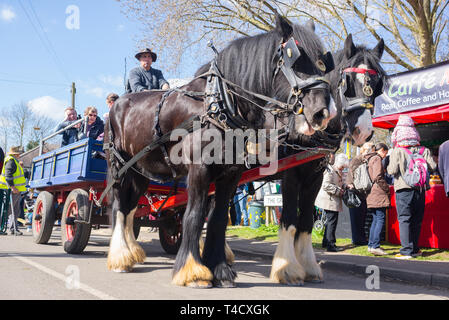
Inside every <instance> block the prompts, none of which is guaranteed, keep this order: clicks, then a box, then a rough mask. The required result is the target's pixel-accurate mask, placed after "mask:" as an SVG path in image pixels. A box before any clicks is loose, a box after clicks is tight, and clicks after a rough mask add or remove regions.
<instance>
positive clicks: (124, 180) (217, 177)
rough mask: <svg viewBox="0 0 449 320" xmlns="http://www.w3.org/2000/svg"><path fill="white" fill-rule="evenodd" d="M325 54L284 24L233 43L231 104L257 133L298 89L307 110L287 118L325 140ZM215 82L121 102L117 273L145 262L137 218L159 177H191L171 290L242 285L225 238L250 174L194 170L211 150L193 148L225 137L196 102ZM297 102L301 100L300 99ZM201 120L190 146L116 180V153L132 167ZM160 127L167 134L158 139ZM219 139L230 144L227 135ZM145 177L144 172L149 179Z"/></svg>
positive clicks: (116, 132) (225, 61)
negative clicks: (214, 133) (209, 134)
mask: <svg viewBox="0 0 449 320" xmlns="http://www.w3.org/2000/svg"><path fill="white" fill-rule="evenodd" d="M287 42H288V43H289V45H290V47H289V49H290V51H288V49H287V50H286V53H285V54H286V56H283V57H284V59H285V61H288V60H289V59H288V58H291V57H295V61H292V60H291V59H290V62H291V63H290V64H289V65H285V66H286V68H287V69H288V70H290V71H291V72H290V73H289V76H290V79H288V77H287V76H285V73H284V72H276V71H279V70H278V67H279V66H280V65H282V64H281V63H280V62H282V61H279V60H280V59H279V58H278V55H277V53H278V52H279V50H278V49H280V51H282V50H283V49H285V47H286V43H287ZM292 43H293V47H291V44H292ZM284 44H285V45H284ZM323 52H324V50H323V46H322V44H321V42H320V40H319V39H318V37H317V36H316V34H315V33H314V32H313V31H312V30H310V29H309V28H308V27H307V26H298V25H291V24H290V23H289V22H288V21H286V20H285V19H284V18H282V17H281V16H279V15H277V16H276V27H275V29H274V30H272V31H270V32H267V33H264V34H261V35H258V36H254V37H245V38H241V39H237V40H235V41H233V42H231V43H230V44H229V45H228V46H227V47H226V48H225V49H224V50H222V51H221V52H220V53H218V55H217V57H216V59H215V61H216V65H217V67H218V69H219V71H220V72H221V74H222V77H223V79H226V80H227V81H230V82H232V83H233V84H234V85H229V86H228V87H232V88H233V89H234V90H235V92H238V94H233V95H232V100H233V101H234V105H235V107H236V110H237V113H238V114H239V115H240V119H243V121H244V122H245V123H246V124H247V127H249V128H253V129H258V128H260V127H262V125H263V123H264V111H263V110H262V109H261V108H260V106H263V105H264V104H265V103H266V101H264V99H262V98H261V96H260V95H264V96H265V97H271V98H274V99H276V100H277V101H282V102H284V103H285V102H287V101H288V100H290V98H291V93H292V92H293V91H292V88H294V86H292V85H291V83H292V82H291V80H292V79H293V81H294V82H296V84H297V85H299V86H298V87H297V88H302V89H304V90H301V92H298V90H296V91H295V93H296V94H297V96H296V98H300V100H301V101H302V107H300V108H296V109H294V108H293V109H292V110H290V109H287V110H286V112H287V113H289V114H290V115H292V118H293V120H294V121H293V122H294V125H293V127H294V128H295V129H296V130H299V129H298V128H299V127H306V130H304V131H301V132H306V131H307V130H324V129H325V128H326V126H327V124H328V122H329V120H330V117H331V113H332V112H331V111H329V105H330V101H331V95H330V89H329V86H328V84H327V83H326V82H324V81H323V80H322V77H324V76H325V72H324V70H323V69H324V68H322V65H323V61H328V59H327V58H328V56H325V55H324V54H323ZM287 57H288V58H287ZM207 70H208V69H207V68H205V67H203V68H201V69H200V71H199V72H198V73H200V74H203V73H202V72H203V71H207ZM288 70H287V73H288ZM198 73H197V74H198ZM320 79H321V80H320ZM289 80H290V81H289ZM206 82H207V79H206V77H197V78H195V79H194V80H192V81H191V82H190V83H188V84H187V85H185V86H183V87H181V88H180V90H181V91H182V92H180V90H173V91H172V92H170V91H169V92H168V93H169V94H168V93H167V92H166V93H163V92H154V91H153V92H142V93H132V94H127V95H124V96H122V97H121V98H119V99H118V100H117V101H116V102H115V104H114V106H113V108H112V109H111V111H110V114H109V119H110V122H109V125H107V126H106V132H105V145H109V146H110V147H112V151H111V149H109V150H108V151H107V161H108V177H109V178H110V179H111V178H113V181H114V182H115V183H114V186H113V188H112V191H111V196H110V197H109V199H110V200H112V215H113V217H114V218H115V219H114V220H115V226H114V231H113V234H112V238H111V242H110V248H109V254H108V262H107V264H108V268H109V270H113V271H116V272H127V271H130V270H132V268H133V266H134V265H135V264H136V263H141V262H143V261H144V260H145V252H144V251H143V249H142V248H141V247H140V245H139V244H138V243H137V241H136V239H135V237H134V233H133V218H134V214H135V211H136V208H137V204H138V200H139V198H140V197H141V196H142V195H143V194H144V193H145V191H146V190H147V188H148V185H149V178H151V177H154V178H155V179H158V180H159V181H161V180H170V179H173V177H174V176H176V178H177V179H178V178H180V177H183V176H186V175H187V184H188V188H187V192H188V203H187V206H186V210H185V213H184V216H183V222H182V228H183V229H182V234H183V240H182V243H181V246H180V248H179V251H178V254H177V256H176V261H175V264H174V270H173V278H172V283H174V284H176V285H181V286H192V287H199V288H204V287H210V286H212V284H213V285H215V286H231V287H232V286H234V285H235V284H234V279H235V277H236V273H235V272H234V271H233V270H232V269H231V266H229V265H228V264H227V263H226V260H225V251H224V248H225V230H226V225H227V219H228V216H227V207H228V203H229V199H230V197H231V195H232V194H233V192H234V190H235V189H236V185H237V183H238V181H239V179H240V176H241V173H242V172H243V170H244V168H245V166H244V165H241V164H235V163H233V164H222V163H218V164H217V163H212V164H206V163H205V162H204V161H202V158H201V159H200V160H201V161H200V162H199V163H196V162H194V161H192V158H193V153H194V152H195V150H198V149H200V151H202V150H203V149H204V147H205V146H206V143H205V142H203V141H201V143H196V144H194V141H195V137H194V136H195V135H196V134H199V135H202V134H203V133H204V132H205V131H206V130H207V128H216V127H217V126H218V127H220V120H225V119H223V118H222V119H218V121H212V119H210V118H208V117H203V116H204V115H205V114H206V112H207V111H208V109H209V111H210V106H209V105H207V103H206V102H207V99H204V95H203V97H200V96H198V95H194V94H189V92H190V93H192V92H196V93H198V92H202V93H204V92H205V88H206V85H207V83H206ZM323 84H326V85H323ZM242 88H243V89H242ZM245 90H246V91H245ZM254 94H259V96H255V95H254ZM292 100H295V97H294V99H292ZM162 102H163V105H161V103H162ZM254 103H257V104H258V106H256V105H255V104H254ZM158 110H160V112H159V111H158ZM301 111H303V112H302V113H301ZM195 116H201V117H200V118H201V119H203V120H204V119H205V121H201V125H202V126H201V128H200V129H198V130H195V131H193V132H191V133H189V134H187V135H185V136H184V137H183V138H182V139H181V138H180V139H178V140H176V141H168V142H165V152H164V150H163V148H161V147H158V148H156V149H154V150H150V151H149V152H147V153H146V154H145V155H144V156H143V157H142V158H141V159H140V160H138V161H137V162H136V163H135V164H134V165H133V168H131V169H132V170H131V169H129V170H127V171H126V173H125V174H124V175H123V176H122V177H119V176H118V175H117V172H118V170H120V169H121V168H122V164H121V163H122V162H121V161H118V156H111V154H115V152H114V149H115V150H116V153H118V154H119V155H120V157H122V158H123V160H125V161H128V160H129V159H131V158H132V157H134V156H135V155H136V154H138V153H139V152H141V151H142V150H144V149H145V148H146V147H147V146H149V145H150V144H151V143H153V142H154V141H157V140H156V139H157V138H158V137H159V136H160V133H161V132H162V134H170V132H172V131H173V130H175V129H177V128H179V127H180V126H181V125H184V124H185V123H186V122H188V121H190V120H189V119H192V117H195ZM156 119H158V120H156ZM157 123H158V124H159V126H158V127H159V130H158V132H155V131H156V130H154V128H156V126H155V124H157ZM152 128H153V130H152ZM218 131H219V132H220V134H221V135H222V136H224V132H223V131H222V130H218ZM201 140H202V139H201ZM180 146H182V148H181V147H180ZM173 150H178V152H177V153H175V154H176V155H179V154H181V155H182V159H188V160H190V161H183V162H181V163H174V162H173V161H171V160H172V159H171V157H170V160H167V159H166V158H165V157H164V154H170V155H172V154H173V153H172V151H173ZM220 151H223V150H220ZM223 152H224V151H223ZM138 171H140V172H143V173H144V174H145V176H144V175H142V174H140V173H139V172H138ZM213 182H215V203H216V206H215V209H214V210H213V212H212V213H211V214H210V215H209V219H208V228H207V236H206V241H205V244H204V250H203V254H202V257H201V256H200V252H199V238H200V235H201V230H202V227H203V224H204V219H205V217H206V214H207V205H208V190H209V186H210V184H211V183H213Z"/></svg>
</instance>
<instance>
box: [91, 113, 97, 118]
mask: <svg viewBox="0 0 449 320" xmlns="http://www.w3.org/2000/svg"><path fill="white" fill-rule="evenodd" d="M96 116H97V114H96V113H89V117H96Z"/></svg>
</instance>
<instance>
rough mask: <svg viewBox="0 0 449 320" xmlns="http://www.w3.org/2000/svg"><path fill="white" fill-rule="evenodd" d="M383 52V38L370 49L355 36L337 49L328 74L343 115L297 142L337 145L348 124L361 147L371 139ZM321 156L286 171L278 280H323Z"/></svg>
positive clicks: (348, 135)
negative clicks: (317, 220) (318, 236)
mask: <svg viewBox="0 0 449 320" xmlns="http://www.w3.org/2000/svg"><path fill="white" fill-rule="evenodd" d="M383 51H384V42H383V40H382V39H381V40H380V41H379V43H378V44H377V45H376V47H375V48H373V49H372V50H369V49H367V48H365V47H362V46H357V47H356V46H355V45H354V43H353V41H352V36H351V35H349V36H348V37H347V39H346V40H345V44H344V49H343V50H341V51H338V52H337V53H335V54H334V59H335V65H336V66H335V69H334V70H333V71H332V72H330V73H329V74H328V77H329V80H330V83H331V93H332V96H333V97H334V99H335V102H336V106H337V110H338V116H337V117H335V118H334V119H332V120H331V122H330V123H329V125H328V127H327V129H326V130H325V132H324V133H323V132H317V133H316V134H314V135H312V136H303V135H301V136H300V138H299V140H300V141H299V142H298V141H295V142H296V143H297V144H300V145H302V146H309V147H313V146H316V145H317V144H318V145H319V144H321V143H322V142H323V141H324V142H326V143H327V145H329V146H332V145H333V147H335V148H338V147H339V145H340V143H341V139H342V138H344V137H343V134H342V128H343V129H344V128H346V130H345V137H346V138H348V139H352V141H353V143H354V144H355V145H357V146H360V145H362V144H363V143H364V142H366V141H369V140H370V139H371V137H372V134H373V127H372V122H371V112H372V110H373V104H374V99H375V97H377V96H378V95H380V94H381V93H382V91H383V83H384V77H385V72H384V70H383V69H382V67H381V66H380V64H379V63H380V59H381V57H382V54H383ZM327 134H328V135H327ZM321 161H322V160H315V161H311V162H309V163H306V164H304V165H301V166H298V167H295V168H292V169H290V170H287V171H285V172H283V174H282V196H283V210H282V217H281V221H280V223H281V228H280V231H279V244H278V247H277V249H276V252H275V255H274V258H273V262H272V269H271V274H270V278H271V280H272V281H274V282H279V283H285V284H297V285H301V284H303V281H304V280H305V281H322V280H323V275H322V272H321V268H320V266H319V265H318V264H317V262H316V258H315V253H314V251H313V247H312V237H311V232H312V228H313V214H314V211H315V208H314V202H315V198H316V196H317V194H318V191H319V190H320V187H321V183H322V180H323V172H324V167H323V165H322V164H321ZM298 210H299V215H298Z"/></svg>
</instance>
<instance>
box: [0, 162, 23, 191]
mask: <svg viewBox="0 0 449 320" xmlns="http://www.w3.org/2000/svg"><path fill="white" fill-rule="evenodd" d="M10 160H14V162H15V163H16V166H17V169H16V172H14V174H13V181H14V187H16V188H17V190H19V191H20V192H26V191H27V188H26V179H25V175H24V174H23V168H22V166H21V165H20V164H19V162H18V161H17V160H16V159H15V158H14V157H11V156H7V157H6V158H5V162H4V164H3V169H2V174H1V175H0V189H10V186H9V185H8V183H7V182H6V178H5V167H6V163H7V162H8V161H10Z"/></svg>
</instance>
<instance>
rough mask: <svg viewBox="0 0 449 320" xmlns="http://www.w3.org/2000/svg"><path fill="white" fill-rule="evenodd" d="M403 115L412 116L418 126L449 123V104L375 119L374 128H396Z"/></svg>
mask: <svg viewBox="0 0 449 320" xmlns="http://www.w3.org/2000/svg"><path fill="white" fill-rule="evenodd" d="M401 114H405V115H408V116H410V117H411V118H412V119H413V120H414V121H415V123H417V124H418V123H431V122H439V121H449V104H444V105H441V106H438V107H431V108H426V109H422V110H414V111H409V112H403V113H395V114H390V115H387V116H383V117H378V118H373V126H374V127H377V128H383V129H390V128H394V127H395V126H396V122H397V121H398V118H399V116H400V115H401Z"/></svg>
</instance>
